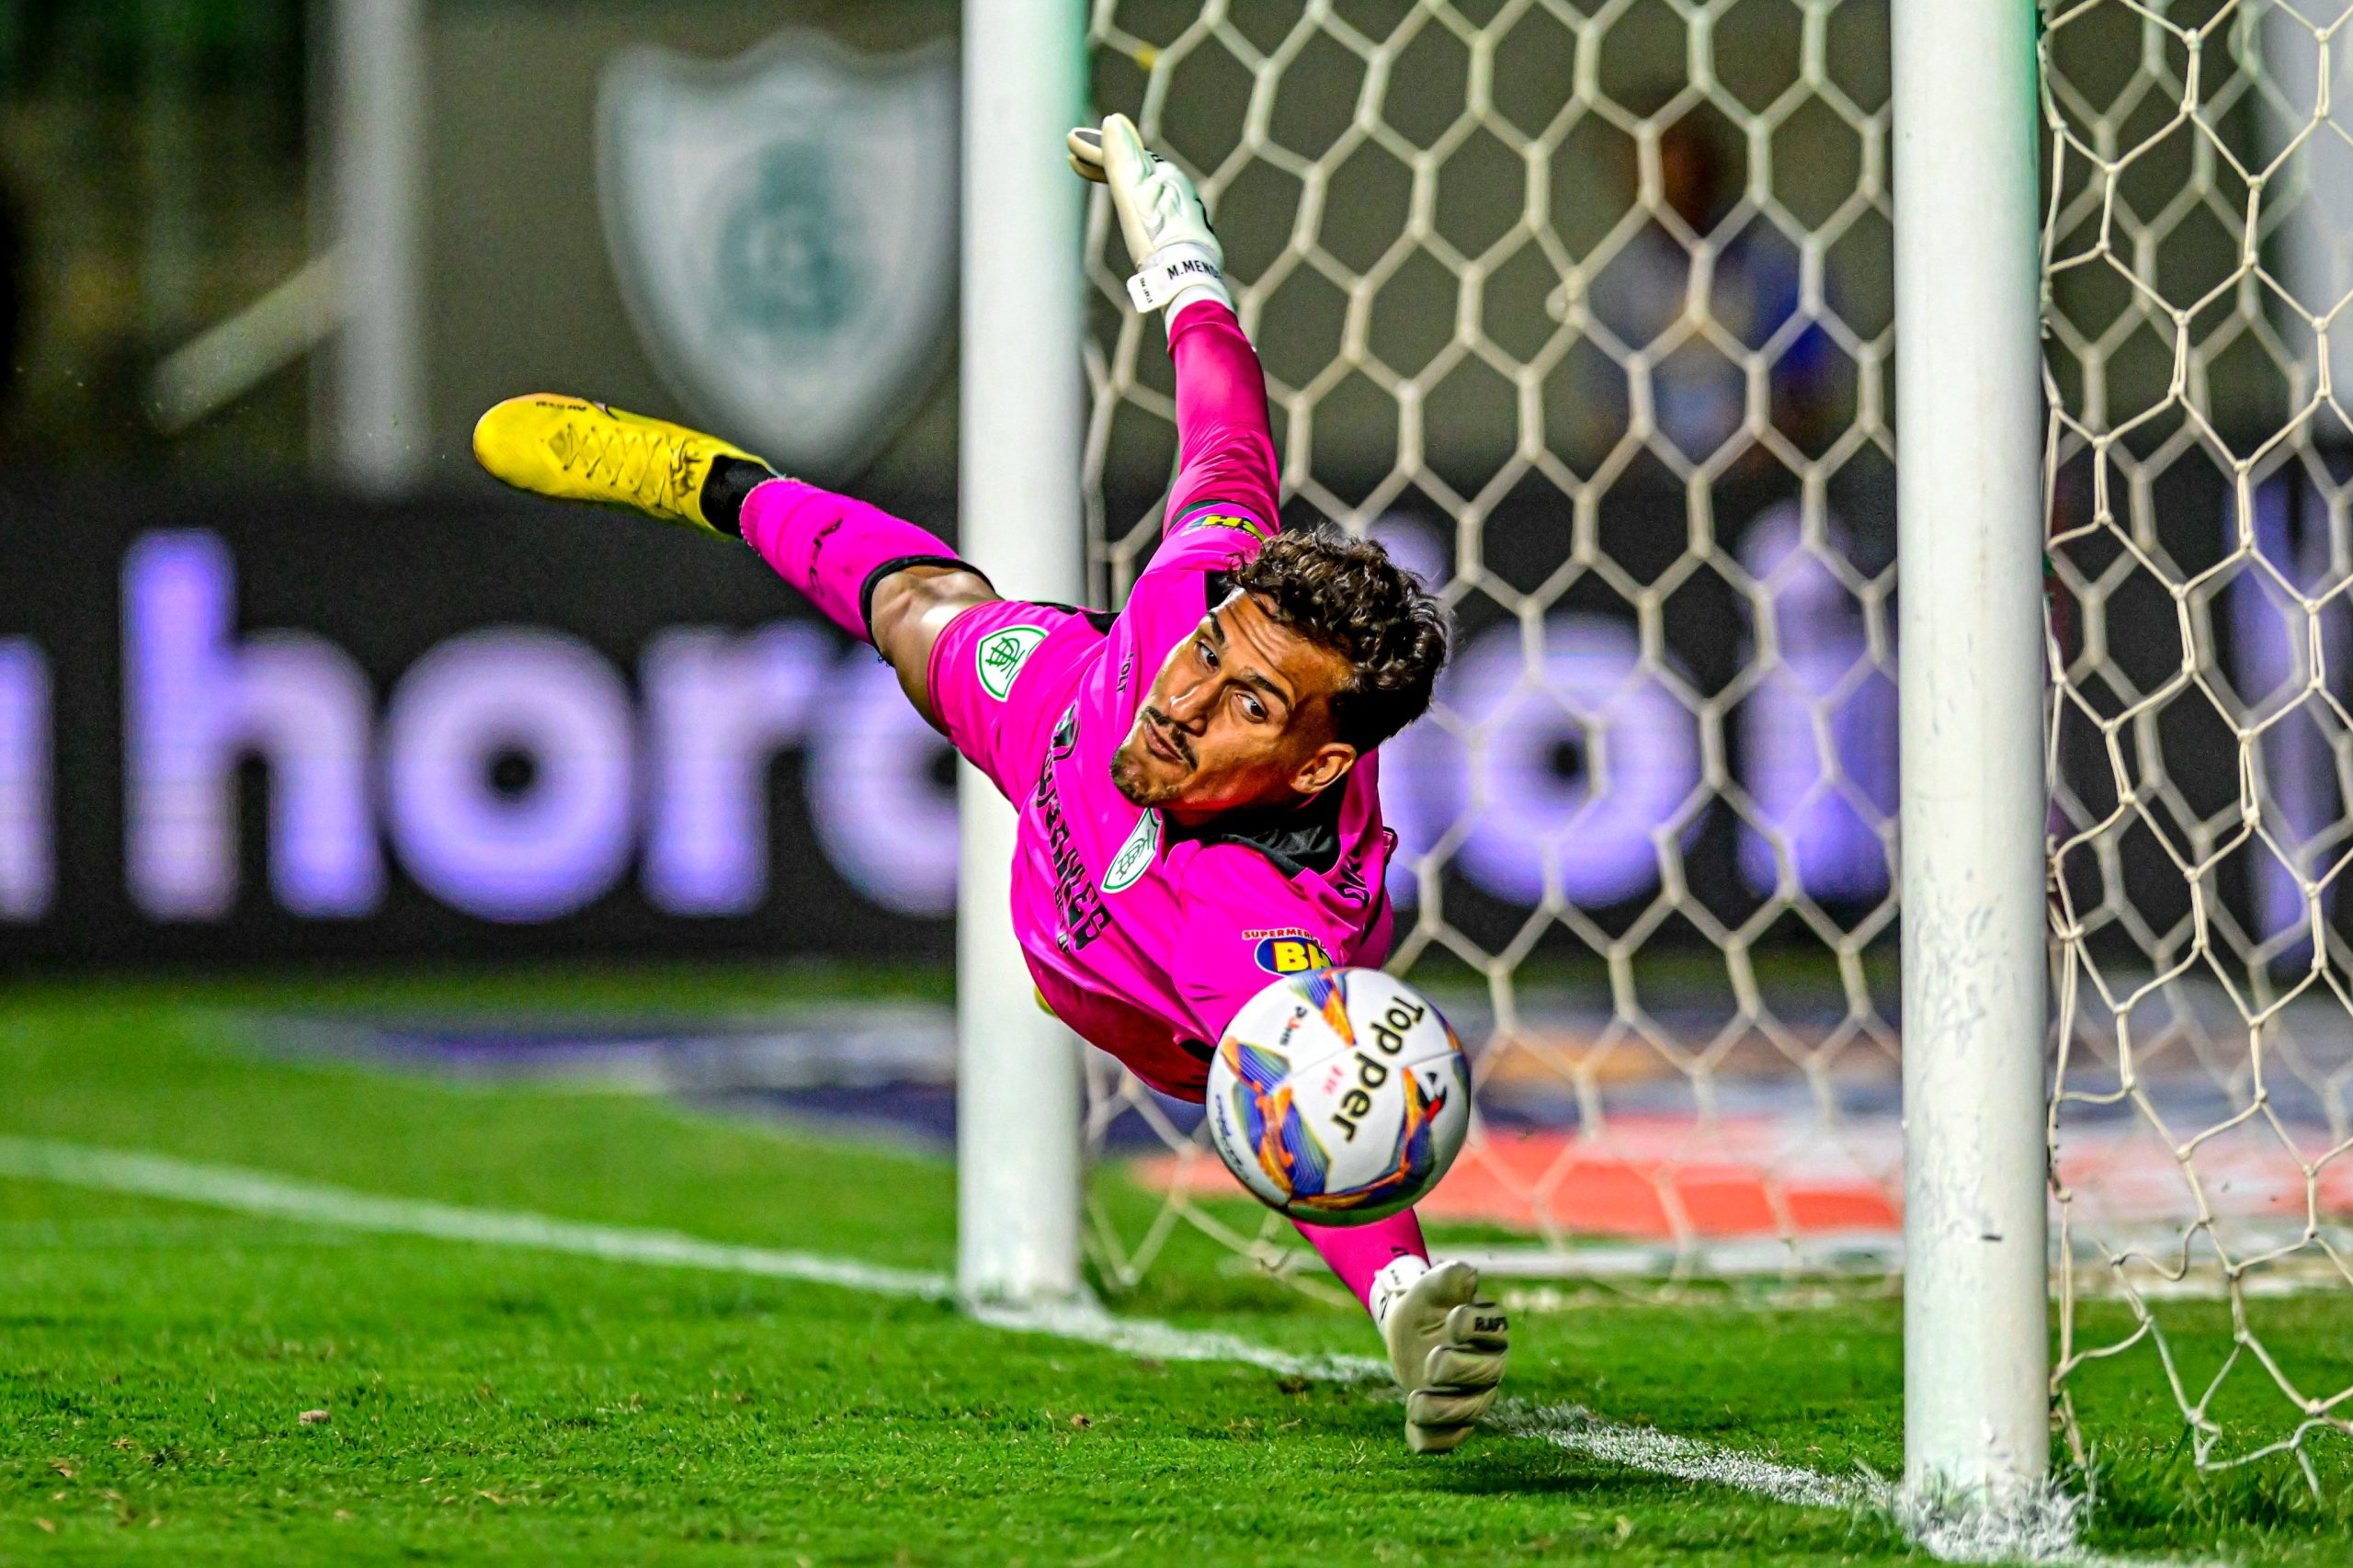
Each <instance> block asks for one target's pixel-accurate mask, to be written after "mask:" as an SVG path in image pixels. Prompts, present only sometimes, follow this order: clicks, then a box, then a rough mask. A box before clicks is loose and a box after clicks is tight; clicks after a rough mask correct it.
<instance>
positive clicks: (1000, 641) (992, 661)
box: [972, 626, 1046, 702]
mask: <svg viewBox="0 0 2353 1568" xmlns="http://www.w3.org/2000/svg"><path fill="white" fill-rule="evenodd" d="M1045 640H1046V629H1045V628H1044V627H1042V626H1008V627H1006V628H1004V629H1002V630H1001V631H992V632H990V633H989V634H988V635H987V636H986V637H983V638H982V639H981V645H980V647H979V648H978V649H976V650H974V652H973V654H972V663H973V665H974V667H975V669H976V670H977V671H978V673H979V675H980V677H981V689H982V690H983V691H985V692H987V693H988V694H989V695H990V696H991V697H994V698H995V699H997V700H998V701H999V702H1002V701H1004V700H1005V699H1006V696H1007V695H1008V694H1009V693H1011V691H1012V690H1013V677H1014V676H1017V675H1019V674H1020V673H1021V666H1022V665H1026V664H1028V663H1029V655H1030V654H1032V653H1036V652H1037V651H1038V644H1039V643H1040V642H1044V641H1045Z"/></svg>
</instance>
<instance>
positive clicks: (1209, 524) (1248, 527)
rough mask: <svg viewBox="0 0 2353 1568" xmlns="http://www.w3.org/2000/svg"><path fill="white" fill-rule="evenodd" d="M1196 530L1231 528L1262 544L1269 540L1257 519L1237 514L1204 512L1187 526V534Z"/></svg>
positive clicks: (1265, 529) (1263, 525) (1264, 528)
mask: <svg viewBox="0 0 2353 1568" xmlns="http://www.w3.org/2000/svg"><path fill="white" fill-rule="evenodd" d="M1195 528H1231V529H1233V531H1234V532H1235V533H1244V534H1248V535H1249V536H1250V537H1251V538H1252V539H1255V540H1258V541H1259V542H1261V543H1264V542H1265V541H1266V538H1267V528H1266V525H1265V524H1263V523H1261V522H1259V521H1258V519H1257V518H1256V517H1243V516H1241V515H1240V514H1239V513H1235V512H1203V513H1201V514H1200V515H1199V517H1194V518H1193V519H1192V520H1191V521H1190V522H1188V523H1187V524H1186V525H1185V531H1186V532H1187V533H1191V532H1192V531H1193V530H1194V529H1195Z"/></svg>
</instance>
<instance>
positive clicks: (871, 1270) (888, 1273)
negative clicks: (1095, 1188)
mask: <svg viewBox="0 0 2353 1568" xmlns="http://www.w3.org/2000/svg"><path fill="white" fill-rule="evenodd" d="M0 1177H18V1178H25V1179H30V1180H36V1181H49V1182H56V1183H59V1184H61V1185H65V1186H72V1187H90V1188H97V1189H99V1190H103V1191H108V1192H127V1193H133V1194H137V1195H138V1196H141V1197H144V1198H156V1199H165V1200H168V1201H172V1202H177V1203H195V1204H201V1205H204V1206H207V1207H210V1208H215V1209H226V1210H234V1211H236V1212H238V1213H244V1214H261V1215H267V1216H269V1217H271V1218H274V1219H281V1220H291V1221H301V1222H306V1223H311V1224H320V1225H336V1226H342V1227H344V1228H347V1229H350V1230H359V1231H373V1232H377V1233H383V1234H389V1235H412V1236H431V1237H435V1238H437V1239H439V1240H443V1241H455V1242H476V1243H483V1244H489V1245H493V1246H514V1247H528V1248H530V1249H532V1250H534V1251H540V1252H555V1253H567V1254H571V1255H574V1256H582V1257H597V1258H605V1259H608V1260H610V1261H613V1262H620V1263H651V1264H662V1265H667V1266H669V1267H676V1268H699V1269H708V1270H713V1271H718V1272H723V1273H731V1274H750V1275H757V1276H760V1277H762V1278H771V1279H795V1280H802V1281H806V1282H808V1283H811V1284H818V1285H837V1286H841V1287H843V1288H844V1289H847V1290H863V1291H867V1292H869V1293H870V1294H874V1295H882V1296H897V1297H915V1298H919V1299H924V1300H931V1301H945V1300H949V1299H951V1298H952V1297H953V1296H954V1294H955V1288H954V1284H953V1282H952V1281H951V1280H949V1278H948V1277H947V1276H945V1275H941V1274H927V1273H923V1272H921V1271H918V1270H915V1269H904V1268H887V1267H881V1266H878V1265H873V1264H865V1263H858V1262H855V1261H852V1260H850V1259H847V1258H837V1257H824V1256H817V1255H814V1254H811V1253H801V1252H786V1251H779V1250H777V1249H773V1248H768V1247H754V1246H738V1245H734V1244H730V1243H726V1242H708V1241H702V1240H699V1239H698V1238H696V1237H693V1236H688V1235H683V1234H680V1233H676V1232H674V1231H654V1230H641V1229H637V1228H634V1227H627V1226H617V1225H592V1224H585V1223H582V1222H580V1221H573V1220H558V1219H554V1218H552V1217H550V1216H548V1215H543V1214H531V1213H527V1212H521V1211H517V1210H498V1209H473V1208H464V1207H460V1206H459V1205H456V1204H449V1203H435V1202H430V1201H427V1200H424V1199H404V1198H380V1197H377V1196H375V1195H373V1194H369V1193H365V1192H357V1191H354V1190H352V1189H351V1188H349V1187H329V1186H326V1185H324V1184H323V1183H317V1182H306V1181H294V1180H290V1179H288V1178H286V1177H284V1176H271V1175H269V1174H267V1173H266V1172H262V1171H254V1170H245V1169H241V1168H239V1167H237V1166H233V1165H208V1164H202V1163H199V1162H197V1161H192V1160H179V1159H174V1158H172V1157H171V1156H169V1155H166V1154H149V1153H134V1152H131V1151H126V1150H116V1149H100V1148H93V1147H90V1146H88V1145H85V1144H78V1143H65V1142H53V1141H51V1140H47V1139H34V1138H10V1137H0ZM970 1311H971V1313H972V1317H973V1318H974V1319H975V1320H977V1321H978V1322H981V1323H983V1324H989V1325H990V1326H992V1327H995V1328H1001V1329H1006V1330H1010V1331H1013V1332H1017V1333H1023V1334H1045V1335H1054V1336H1056V1337H1059V1338H1063V1339H1071V1340H1077V1341H1080V1342H1083V1343H1085V1344H1087V1345H1092V1346H1099V1347H1102V1348H1105V1349H1109V1350H1117V1351H1120V1352H1122V1353H1124V1354H1127V1355H1130V1356H1135V1357H1139V1358H1146V1359H1152V1360H1161V1361H1210V1362H1235V1363H1240V1364H1242V1365H1245V1366H1252V1367H1259V1368H1263V1369H1266V1370H1267V1371H1271V1372H1275V1373H1279V1374H1280V1375H1282V1376H1286V1377H1301V1378H1310V1379H1313V1380H1315V1381H1323V1382H1352V1383H1353V1382H1378V1383H1382V1384H1386V1383H1387V1382H1388V1381H1389V1377H1390V1373H1389V1364H1388V1363H1387V1362H1386V1361H1384V1360H1381V1359H1377V1358H1373V1357H1370V1356H1340V1355H1315V1356H1300V1355H1294V1354H1292V1353H1290V1352H1289V1351H1284V1350H1278V1349H1275V1348H1273V1347H1272V1346H1264V1345H1258V1344H1255V1343H1253V1342H1252V1341H1249V1340H1246V1339H1243V1338H1240V1337H1238V1336H1236V1335H1230V1334H1219V1333H1213V1332H1209V1331H1204V1330H1199V1329H1188V1328H1178V1327H1176V1325H1175V1324H1165V1323H1158V1322H1155V1321H1154V1320H1152V1319H1149V1318H1128V1317H1117V1316H1114V1315H1112V1314H1111V1313H1109V1312H1106V1311H1104V1310H1103V1308H1102V1307H1101V1306H1100V1305H1098V1304H1097V1303H1096V1302H1095V1301H1092V1300H1080V1301H1073V1302H1068V1303H1064V1304H1062V1305H1058V1306H1048V1307H1022V1308H1014V1307H1006V1306H996V1305H988V1304H974V1305H973V1306H972V1307H971V1309H970ZM1492 1419H1493V1421H1494V1422H1495V1426H1497V1427H1498V1428H1499V1429H1501V1430H1502V1431H1505V1432H1507V1433H1510V1434H1511V1435H1513V1436H1515V1437H1527V1438H1530V1439H1533V1440H1535V1441H1538V1442H1543V1443H1549V1444H1551V1445H1552V1447H1554V1448H1557V1449H1566V1450H1569V1451H1571V1452H1574V1453H1581V1454H1586V1455H1590V1456H1591V1457H1593V1458H1595V1459H1599V1460H1607V1461H1608V1462H1610V1463H1612V1464H1618V1465H1623V1466H1625V1467H1626V1468H1628V1469H1630V1470H1639V1471H1648V1472H1649V1473H1651V1474H1654V1475H1665V1476H1672V1477H1674V1478H1676V1479H1677V1480H1681V1481H1692V1482H1699V1483H1706V1484H1708V1485H1712V1486H1725V1487H1730V1488H1732V1489H1733V1490H1735V1491H1739V1492H1745V1493H1748V1494H1752V1495H1754V1496H1758V1497H1764V1498H1768V1499H1770V1500H1772V1501H1774V1502H1777V1503H1788V1504H1793V1505H1796V1506H1801V1507H1809V1508H1840V1509H1847V1510H1849V1511H1867V1512H1877V1513H1887V1512H1890V1511H1893V1510H1894V1509H1895V1508H1896V1498H1895V1495H1894V1493H1893V1489H1892V1488H1891V1487H1890V1486H1889V1485H1888V1484H1887V1483H1885V1482H1882V1481H1881V1480H1879V1479H1878V1478H1877V1477H1875V1476H1869V1475H1856V1476H1835V1475H1825V1474H1823V1473H1821V1472H1820V1471H1812V1470H1806V1469H1803V1468H1802V1467H1800V1466H1797V1465H1788V1464H1780V1463H1777V1462H1775V1461H1773V1460H1765V1459H1760V1458H1758V1457H1756V1455H1753V1454H1745V1453H1742V1452H1740V1451H1739V1450H1737V1449H1724V1448H1719V1447H1717V1446H1716V1445H1714V1444H1712V1443H1705V1442H1701V1441H1699V1440H1698V1439H1696V1438H1691V1437H1675V1436H1673V1435H1671V1434H1669V1433H1665V1432H1660V1431H1657V1430H1655V1429H1654V1428H1651V1427H1646V1426H1619V1425H1617V1424H1616V1423H1614V1422H1609V1421H1605V1420H1603V1419H1602V1418H1600V1417H1599V1416H1597V1415H1593V1414H1592V1413H1591V1412H1589V1411H1586V1410H1584V1409H1582V1408H1579V1407H1577V1406H1574V1405H1542V1406H1540V1405H1532V1404H1529V1403H1525V1402H1522V1401H1518V1400H1506V1401H1503V1402H1501V1403H1498V1404H1497V1405H1496V1407H1495V1413H1494V1415H1493V1416H1492ZM2071 1522H2072V1521H2071ZM1918 1538H1919V1540H1920V1542H1921V1544H1922V1545H1923V1546H1925V1547H1927V1549H1928V1550H1929V1551H1931V1552H1932V1553H1934V1554H1935V1555H1937V1556H1938V1557H1942V1558H1945V1559H1947V1560H1948V1561H1952V1562H2049V1563H2073V1564H2081V1565H2085V1568H2123V1565H2122V1564H2120V1563H2118V1562H2115V1561H2114V1560H2112V1559H2103V1558H2099V1557H2097V1556H2095V1555H2094V1554H2092V1553H2090V1552H2087V1551H2083V1550H2082V1549H2081V1548H2079V1547H2076V1546H2075V1545H2074V1543H2073V1530H2072V1528H2070V1529H2066V1530H2064V1531H2052V1530H2048V1529H2037V1530H2029V1531H2025V1532H2021V1533H2016V1534H2012V1533H2006V1532H1997V1533H1995V1534H1992V1535H1987V1534H1984V1533H1983V1532H1972V1531H1968V1530H1956V1529H1952V1528H1949V1527H1947V1528H1938V1527H1936V1526H1933V1525H1931V1526H1928V1527H1927V1528H1922V1529H1920V1530H1919V1531H1918Z"/></svg>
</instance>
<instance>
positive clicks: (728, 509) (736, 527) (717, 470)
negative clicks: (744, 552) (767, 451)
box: [696, 457, 780, 539]
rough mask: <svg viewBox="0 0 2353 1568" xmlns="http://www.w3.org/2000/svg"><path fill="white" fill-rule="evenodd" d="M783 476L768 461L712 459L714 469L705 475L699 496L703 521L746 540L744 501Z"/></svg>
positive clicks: (711, 466)
mask: <svg viewBox="0 0 2353 1568" xmlns="http://www.w3.org/2000/svg"><path fill="white" fill-rule="evenodd" d="M779 477H780V476H779V474H778V473H777V472H776V471H775V470H774V469H771V468H769V467H768V466H767V464H766V463H756V462H746V461H745V460H744V459H742V458H730V457H716V458H713V459H711V460H710V472H709V473H706V474H704V475H703V476H702V489H701V491H700V492H699V494H698V495H697V497H696V499H697V500H698V501H699V503H700V505H701V506H702V516H703V521H705V522H707V523H709V524H710V526H711V527H712V528H717V529H718V530H719V531H720V532H721V533H723V534H733V535H734V536H735V537H736V538H737V539H742V538H743V537H744V503H745V501H747V500H749V499H750V498H751V494H752V492H753V491H755V490H756V489H758V488H759V487H760V486H761V485H763V484H766V483H767V482H768V481H769V480H771V479H776V478H779Z"/></svg>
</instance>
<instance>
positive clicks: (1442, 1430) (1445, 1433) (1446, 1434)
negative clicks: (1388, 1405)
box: [1405, 1421, 1471, 1454]
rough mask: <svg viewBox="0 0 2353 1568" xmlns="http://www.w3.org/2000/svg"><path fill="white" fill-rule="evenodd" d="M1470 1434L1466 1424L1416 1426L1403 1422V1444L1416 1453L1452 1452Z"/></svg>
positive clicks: (1459, 1446)
mask: <svg viewBox="0 0 2353 1568" xmlns="http://www.w3.org/2000/svg"><path fill="white" fill-rule="evenodd" d="M1470 1435H1471V1428H1470V1427H1468V1426H1415V1424H1414V1423H1413V1422H1410V1421H1408V1422H1407V1423H1405V1446H1406V1447H1407V1448H1408V1449H1412V1450H1413V1451H1414V1452H1415V1453H1417V1454H1446V1453H1452V1452H1453V1451H1454V1450H1455V1449H1459V1448H1461V1446H1462V1439H1463V1438H1465V1437H1469V1436H1470Z"/></svg>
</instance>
